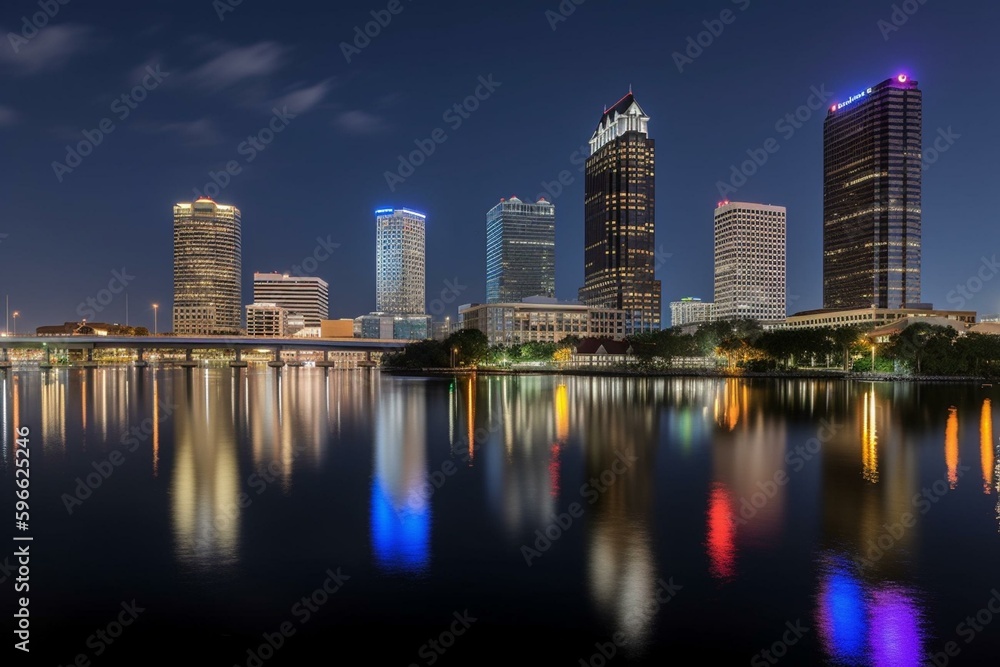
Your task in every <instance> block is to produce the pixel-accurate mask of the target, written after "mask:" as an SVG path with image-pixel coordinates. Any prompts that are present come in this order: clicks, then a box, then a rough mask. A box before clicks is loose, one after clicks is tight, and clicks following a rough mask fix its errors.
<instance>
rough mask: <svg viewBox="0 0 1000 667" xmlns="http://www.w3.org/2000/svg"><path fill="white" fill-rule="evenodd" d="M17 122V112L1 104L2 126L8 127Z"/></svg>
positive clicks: (0, 117) (0, 122) (0, 124)
mask: <svg viewBox="0 0 1000 667" xmlns="http://www.w3.org/2000/svg"><path fill="white" fill-rule="evenodd" d="M16 122H17V112H16V111H14V110H13V109H11V108H10V107H6V106H4V105H2V104H0V127H8V126H10V125H13V124H14V123H16Z"/></svg>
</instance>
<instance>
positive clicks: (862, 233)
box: [823, 74, 923, 309]
mask: <svg viewBox="0 0 1000 667" xmlns="http://www.w3.org/2000/svg"><path fill="white" fill-rule="evenodd" d="M922 131H923V96H922V93H921V91H920V89H919V88H918V85H917V82H916V81H911V80H910V79H909V77H907V76H906V75H903V74H901V75H899V76H898V77H896V78H894V79H889V80H888V81H883V82H882V83H880V84H878V85H877V86H873V87H872V88H868V89H867V90H864V91H861V92H859V93H857V94H856V95H853V96H851V97H850V98H849V99H848V100H846V101H844V102H840V103H838V104H835V105H833V107H831V109H830V112H829V113H828V114H827V117H826V123H825V125H824V130H823V135H824V136H823V149H824V152H823V305H824V307H825V308H837V309H842V308H869V307H871V306H873V305H874V306H877V307H879V308H900V307H902V306H904V305H910V306H915V305H918V304H920V302H921V298H920V234H921V181H922V173H923V165H922V160H921V150H922V145H923V144H922Z"/></svg>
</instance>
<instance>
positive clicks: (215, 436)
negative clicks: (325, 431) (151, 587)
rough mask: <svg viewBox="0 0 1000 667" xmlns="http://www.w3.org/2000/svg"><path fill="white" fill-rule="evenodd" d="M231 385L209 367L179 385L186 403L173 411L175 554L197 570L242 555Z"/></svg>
mask: <svg viewBox="0 0 1000 667" xmlns="http://www.w3.org/2000/svg"><path fill="white" fill-rule="evenodd" d="M230 386H231V385H230V383H229V382H220V381H219V377H218V372H217V371H209V370H205V371H197V372H192V373H189V374H187V376H186V378H185V381H181V382H178V383H177V385H176V391H177V394H176V395H175V402H176V403H177V404H178V405H181V406H183V407H182V408H180V409H178V410H177V411H176V413H175V415H174V443H175V454H174V458H175V460H174V466H173V470H172V472H173V475H172V480H171V484H170V504H171V509H170V512H171V518H172V520H173V528H174V538H175V542H176V546H175V550H176V553H177V557H178V558H179V559H180V560H181V561H184V562H187V563H189V564H191V565H192V566H194V567H197V568H199V569H206V570H222V569H224V568H225V567H226V566H229V565H232V564H233V563H234V562H235V561H236V560H237V558H238V549H239V544H240V518H241V514H242V507H241V505H240V502H239V495H240V493H241V492H242V491H243V489H242V488H241V486H240V471H239V463H238V461H237V457H236V451H237V444H236V433H235V428H234V424H235V415H233V414H232V412H231V411H230V407H229V406H230V405H231V402H230V400H229V396H228V393H229V391H231V389H230Z"/></svg>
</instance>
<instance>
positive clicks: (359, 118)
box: [334, 109, 389, 136]
mask: <svg viewBox="0 0 1000 667" xmlns="http://www.w3.org/2000/svg"><path fill="white" fill-rule="evenodd" d="M334 125H336V126H337V127H338V128H339V129H340V130H341V131H342V132H344V133H346V134H351V135H362V136H363V135H372V134H382V133H384V132H387V131H388V130H389V125H388V124H387V123H386V122H385V120H384V119H383V118H382V117H381V116H376V115H374V114H370V113H368V112H367V111H361V110H360V109H356V110H353V111H344V112H342V113H341V114H340V115H338V116H337V118H336V119H335V120H334Z"/></svg>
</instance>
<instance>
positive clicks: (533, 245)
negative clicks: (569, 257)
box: [486, 197, 556, 303]
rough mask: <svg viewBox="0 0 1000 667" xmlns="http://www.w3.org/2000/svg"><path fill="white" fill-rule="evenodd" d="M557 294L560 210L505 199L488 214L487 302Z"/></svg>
mask: <svg viewBox="0 0 1000 667" xmlns="http://www.w3.org/2000/svg"><path fill="white" fill-rule="evenodd" d="M555 295H556V207H555V206H553V205H552V204H550V203H549V202H547V201H545V200H544V199H540V200H539V201H538V202H537V203H535V204H526V203H524V202H523V201H521V200H520V199H518V198H517V197H513V198H512V199H510V200H509V201H507V200H503V201H501V202H500V203H499V204H497V205H496V206H494V207H493V208H492V209H491V210H490V212H489V213H487V214H486V301H487V303H511V302H516V301H521V300H522V299H527V298H528V297H532V296H544V297H554V296H555Z"/></svg>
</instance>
